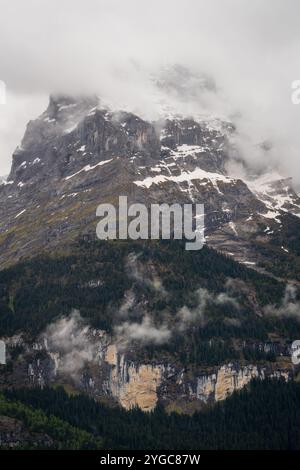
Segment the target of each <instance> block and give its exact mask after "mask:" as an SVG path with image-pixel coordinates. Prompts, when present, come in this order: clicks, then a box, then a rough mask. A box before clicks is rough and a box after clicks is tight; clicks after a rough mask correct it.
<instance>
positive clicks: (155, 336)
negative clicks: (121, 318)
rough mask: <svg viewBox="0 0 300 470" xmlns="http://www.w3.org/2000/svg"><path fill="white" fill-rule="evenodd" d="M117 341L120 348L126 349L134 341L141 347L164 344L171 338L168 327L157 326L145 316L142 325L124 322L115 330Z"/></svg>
mask: <svg viewBox="0 0 300 470" xmlns="http://www.w3.org/2000/svg"><path fill="white" fill-rule="evenodd" d="M115 334H116V341H117V344H118V346H119V347H121V348H122V347H126V346H128V345H129V344H130V343H132V342H133V341H135V342H138V343H140V344H141V345H147V344H156V345H159V344H163V343H167V342H168V341H169V340H170V338H171V334H172V333H171V331H170V329H169V328H168V326H167V325H160V326H155V325H154V323H153V320H152V319H151V318H150V317H149V316H148V315H145V316H144V317H143V319H142V321H141V322H140V323H137V322H128V321H126V322H124V323H122V324H121V325H119V326H117V327H116V328H115Z"/></svg>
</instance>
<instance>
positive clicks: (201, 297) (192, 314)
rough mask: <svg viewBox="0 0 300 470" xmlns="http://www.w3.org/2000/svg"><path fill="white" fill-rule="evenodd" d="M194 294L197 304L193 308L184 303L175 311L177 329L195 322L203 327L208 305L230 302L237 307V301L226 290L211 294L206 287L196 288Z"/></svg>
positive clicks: (206, 320) (185, 327)
mask: <svg viewBox="0 0 300 470" xmlns="http://www.w3.org/2000/svg"><path fill="white" fill-rule="evenodd" d="M196 295H197V298H198V304H197V306H196V307H195V308H193V309H191V308H189V307H187V306H186V305H185V306H183V307H182V308H181V309H180V310H179V311H178V312H177V315H176V317H177V326H176V328H177V329H178V330H179V331H184V330H186V329H187V328H188V327H189V326H190V325H192V324H197V325H200V326H202V327H204V326H205V325H206V324H207V322H208V320H209V316H208V315H207V312H206V309H207V307H208V306H209V305H225V304H230V305H232V306H233V307H234V308H236V309H237V308H239V304H238V302H237V301H236V300H235V299H234V298H233V297H231V296H230V295H229V294H228V293H227V292H221V293H220V294H213V293H212V292H209V291H208V290H207V289H203V288H200V289H198V290H197V292H196Z"/></svg>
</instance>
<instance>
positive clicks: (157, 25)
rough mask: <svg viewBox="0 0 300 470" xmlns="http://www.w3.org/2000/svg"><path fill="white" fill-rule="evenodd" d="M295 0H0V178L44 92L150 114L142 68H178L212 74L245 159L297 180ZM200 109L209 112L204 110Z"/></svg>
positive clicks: (214, 106) (299, 9)
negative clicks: (92, 97)
mask: <svg viewBox="0 0 300 470" xmlns="http://www.w3.org/2000/svg"><path fill="white" fill-rule="evenodd" d="M299 18H300V2H299V0H251V1H249V0H151V2H150V1H147V2H146V1H145V0H126V1H124V0H23V1H22V0H0V80H3V81H5V83H6V86H7V104H6V105H0V174H6V173H8V172H9V168H10V163H11V155H12V152H13V151H14V149H15V147H16V146H17V145H18V144H19V142H20V139H21V138H22V135H23V133H24V129H25V126H26V123H27V122H28V120H29V119H33V118H35V117H37V115H38V114H40V113H41V112H42V111H44V109H45V107H46V105H47V101H48V95H49V93H51V92H58V91H59V92H65V93H75V92H86V93H89V92H91V93H94V92H96V93H99V94H100V95H101V96H103V97H107V99H108V100H109V101H112V100H114V102H116V103H118V102H120V104H123V103H129V104H130V105H131V106H132V108H133V109H135V110H136V111H138V110H143V112H144V114H147V113H148V114H149V117H153V110H152V108H151V106H152V104H151V99H152V96H151V93H149V88H148V84H147V77H148V75H149V73H150V72H152V71H156V70H157V69H158V68H159V67H161V66H164V65H167V64H173V63H177V64H183V65H185V66H187V67H188V68H190V69H192V70H193V71H197V72H199V73H205V74H209V75H211V76H213V77H214V80H215V82H216V84H217V87H218V100H216V102H212V103H209V106H211V110H209V109H208V110H206V111H211V112H213V113H221V114H222V113H225V114H227V115H234V116H239V125H240V132H241V138H242V141H243V143H242V147H243V151H244V153H245V158H247V159H248V160H251V159H252V160H253V161H259V159H260V157H261V155H258V154H256V152H255V151H253V144H254V143H255V142H260V141H262V140H270V141H272V142H273V145H274V147H273V150H272V152H271V153H270V157H269V158H270V160H271V162H272V163H273V162H274V163H277V164H279V165H280V166H281V169H282V171H283V172H285V173H286V174H291V175H292V176H293V177H294V178H295V179H296V181H297V183H298V184H300V171H299V169H300V159H299V149H300V132H299V130H300V129H299V119H300V105H298V106H296V105H293V104H292V102H291V83H292V82H293V81H294V80H297V79H299V80H300V27H299ZM209 106H208V108H209Z"/></svg>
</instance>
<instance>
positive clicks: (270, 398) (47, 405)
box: [0, 380, 300, 450]
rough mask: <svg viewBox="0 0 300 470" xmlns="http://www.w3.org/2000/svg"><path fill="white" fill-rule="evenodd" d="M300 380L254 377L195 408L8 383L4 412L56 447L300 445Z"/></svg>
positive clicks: (2, 405)
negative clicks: (128, 403) (189, 411)
mask: <svg viewBox="0 0 300 470" xmlns="http://www.w3.org/2000/svg"><path fill="white" fill-rule="evenodd" d="M299 410H300V384H299V383H295V382H288V383H286V382H285V381H284V380H279V381H275V380H265V381H257V380H254V381H252V382H251V384H250V386H249V387H248V388H245V389H243V390H242V391H240V392H235V393H234V394H233V395H232V396H231V397H230V398H228V399H227V400H226V401H224V402H219V403H218V404H216V405H215V406H213V407H212V408H208V409H207V410H204V411H201V412H197V413H195V414H194V415H192V416H187V415H179V414H176V413H171V414H166V413H165V411H163V409H162V408H161V407H157V408H156V409H155V410H154V411H153V412H152V413H143V412H142V411H140V410H138V409H134V410H132V411H125V410H122V409H119V408H108V407H106V406H104V405H102V404H100V403H97V402H96V401H94V400H92V399H90V398H88V397H87V396H84V395H77V396H68V395H67V393H66V392H65V391H64V390H63V389H62V388H58V389H53V388H46V389H44V390H40V389H31V390H28V389H21V390H10V391H8V390H7V391H5V392H4V394H3V395H2V396H1V400H0V414H1V415H8V416H12V417H15V418H19V419H21V420H23V421H24V422H25V423H26V425H27V426H29V428H30V429H32V430H34V431H39V432H45V433H47V434H48V435H50V436H52V437H53V438H54V441H55V442H54V443H53V445H52V446H53V447H54V448H73V449H74V448H94V449H120V450H125V449H136V450H137V449H143V450H147V449H151V450H156V449H159V450H168V449H172V450H204V449H300V411H299Z"/></svg>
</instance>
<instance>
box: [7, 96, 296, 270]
mask: <svg viewBox="0 0 300 470" xmlns="http://www.w3.org/2000/svg"><path fill="white" fill-rule="evenodd" d="M234 132H235V129H234V126H233V124H231V123H230V122H224V121H221V120H216V119H213V120H211V121H207V120H202V121H201V120H200V121H198V120H194V119H192V118H189V119H187V118H178V117H177V118H173V119H166V120H160V121H158V122H147V121H145V120H143V119H141V118H140V117H138V116H136V115H134V114H132V113H128V112H122V111H118V112H111V111H109V110H108V109H103V108H102V107H101V105H100V104H99V102H98V99H97V98H96V97H89V98H86V97H82V98H76V99H75V98H72V97H66V96H52V97H51V98H50V103H49V106H48V109H47V110H46V111H45V112H44V113H43V114H42V115H41V116H40V117H39V118H38V119H37V120H35V121H32V122H30V123H29V124H28V126H27V129H26V133H25V135H24V138H23V140H22V143H21V146H20V147H19V148H17V150H16V151H15V153H14V155H13V163H12V168H11V172H10V175H9V177H8V180H7V181H6V183H5V184H2V186H1V187H0V200H1V209H0V215H1V219H0V220H1V222H0V229H1V239H0V243H1V246H2V247H3V249H2V250H1V253H2V254H1V255H0V263H1V265H2V266H7V265H9V264H10V263H11V262H15V261H17V260H20V259H22V258H23V257H27V256H31V255H32V254H33V253H36V252H40V251H42V250H52V248H53V247H57V246H58V245H59V246H62V245H63V244H65V243H66V244H68V243H69V242H70V240H74V239H76V238H78V235H79V234H84V233H91V235H92V237H94V234H95V212H96V207H97V205H98V204H100V203H101V202H116V198H117V195H127V196H128V199H129V202H131V201H135V202H143V203H147V204H150V203H152V202H166V203H173V202H179V203H187V202H191V201H193V202H199V203H204V204H205V220H206V222H205V225H206V230H207V236H208V238H207V240H208V244H211V246H213V247H215V248H217V249H220V250H222V251H225V252H227V253H232V255H231V254H230V256H233V257H234V258H235V259H237V260H238V261H241V262H245V263H256V262H257V264H259V263H261V264H264V262H265V260H264V258H263V257H262V255H261V253H260V254H258V251H257V250H255V249H254V248H253V244H252V242H256V241H260V242H263V243H265V244H267V245H268V244H269V243H271V244H272V240H273V237H274V236H275V235H276V234H278V233H279V232H280V231H281V218H282V217H284V216H285V215H286V213H287V212H288V214H289V215H290V216H291V214H295V215H296V216H297V215H299V212H300V198H299V197H298V195H297V194H296V193H295V191H294V190H293V189H292V184H291V180H284V179H282V178H281V177H279V178H278V179H276V180H272V177H271V181H268V179H267V176H264V177H265V180H264V179H263V178H262V177H261V178H260V179H258V180H253V181H249V182H248V181H243V180H242V179H237V178H234V177H232V176H230V175H229V174H228V172H227V170H226V168H227V167H228V161H229V160H230V153H231V152H230V151H231V148H232V143H231V138H230V137H231V135H232V134H233V133H234ZM293 220H294V224H295V226H298V223H299V220H298V218H296V217H295V218H294V219H293ZM237 234H238V236H237ZM237 239H238V240H237ZM284 243H285V241H283V244H284ZM286 244H288V241H286ZM287 249H288V248H287Z"/></svg>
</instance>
